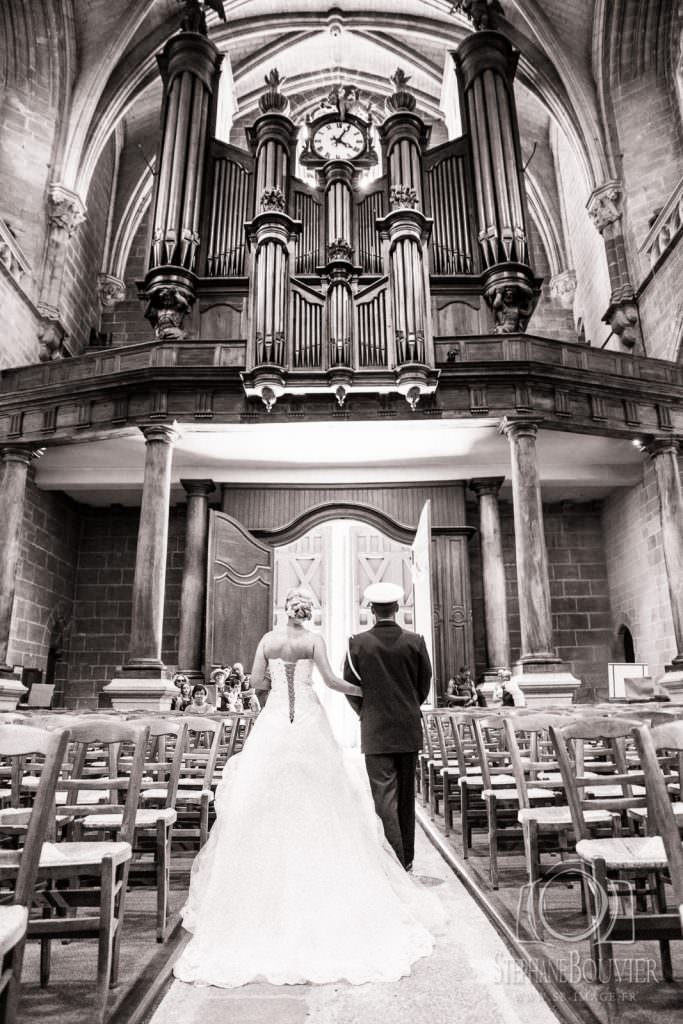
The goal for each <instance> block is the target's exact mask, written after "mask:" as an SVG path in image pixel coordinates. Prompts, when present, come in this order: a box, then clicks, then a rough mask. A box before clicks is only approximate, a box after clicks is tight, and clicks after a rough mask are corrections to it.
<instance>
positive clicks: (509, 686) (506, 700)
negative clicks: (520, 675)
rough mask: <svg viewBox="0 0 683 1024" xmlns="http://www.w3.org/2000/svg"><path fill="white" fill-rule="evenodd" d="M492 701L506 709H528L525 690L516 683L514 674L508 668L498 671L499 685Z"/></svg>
mask: <svg viewBox="0 0 683 1024" xmlns="http://www.w3.org/2000/svg"><path fill="white" fill-rule="evenodd" d="M491 699H492V701H493V702H494V703H495V704H498V705H502V706H503V707H504V708H512V707H514V708H525V707H526V697H525V696H524V692H523V690H522V689H521V687H520V686H519V683H516V682H514V680H513V679H512V673H511V672H510V671H509V669H506V668H501V669H499V670H498V685H497V686H496V688H495V690H494V691H493V694H492V697H491Z"/></svg>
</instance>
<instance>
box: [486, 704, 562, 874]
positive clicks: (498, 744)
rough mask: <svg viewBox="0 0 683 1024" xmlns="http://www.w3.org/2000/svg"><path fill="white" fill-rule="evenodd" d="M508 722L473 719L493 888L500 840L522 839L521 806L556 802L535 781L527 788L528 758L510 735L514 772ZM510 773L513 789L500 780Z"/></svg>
mask: <svg viewBox="0 0 683 1024" xmlns="http://www.w3.org/2000/svg"><path fill="white" fill-rule="evenodd" d="M528 717H530V716H528ZM507 720H508V716H507V715H506V714H499V715H489V716H487V717H486V718H479V719H474V720H473V722H472V728H473V731H474V737H475V742H476V745H477V752H478V759H479V765H480V767H481V777H482V789H481V797H482V798H483V800H484V805H485V808H486V829H487V833H488V845H489V875H490V878H491V885H492V887H493V888H494V889H497V888H498V877H499V872H498V854H499V850H500V842H501V840H505V842H506V844H507V843H510V842H511V841H514V840H515V839H523V838H524V833H523V828H522V827H521V824H520V822H519V820H518V813H519V809H520V807H528V808H531V807H532V806H533V807H534V808H535V807H536V806H538V805H539V804H546V805H547V804H552V803H553V802H554V799H555V793H554V791H553V790H552V789H551V788H550V786H542V785H540V784H538V785H537V784H536V781H535V780H534V781H533V782H530V784H528V785H527V779H526V772H528V771H529V770H530V763H531V762H530V758H529V756H524V757H522V754H521V752H520V750H519V747H518V745H517V743H516V741H515V739H514V732H513V734H512V737H513V744H514V752H515V757H516V768H517V771H515V770H514V769H515V765H514V764H513V760H512V756H513V755H512V752H511V750H510V733H509V730H506V728H505V726H506V724H507ZM522 721H523V719H522ZM527 754H528V752H525V755H527ZM511 771H512V774H513V775H514V779H513V782H515V783H516V785H513V786H512V787H511V786H510V785H509V783H507V782H505V781H504V782H502V783H501V781H500V779H501V778H503V779H508V778H509V777H510V772H511ZM535 774H538V773H537V772H536V773H535ZM520 783H521V787H522V788H521V790H520ZM468 788H469V787H468Z"/></svg>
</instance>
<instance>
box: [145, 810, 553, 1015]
mask: <svg viewBox="0 0 683 1024" xmlns="http://www.w3.org/2000/svg"><path fill="white" fill-rule="evenodd" d="M415 870H416V875H417V876H418V877H419V878H420V879H421V880H422V881H423V884H425V885H429V886H430V887H434V888H435V889H437V891H438V893H439V895H440V897H441V899H442V901H443V904H444V905H445V907H446V909H447V912H448V915H449V924H448V928H447V931H446V934H445V935H443V936H442V937H440V938H439V940H438V943H437V947H436V949H435V951H434V953H433V954H432V956H431V957H428V958H426V959H423V960H420V961H418V962H417V963H416V964H415V966H414V968H413V973H412V974H411V975H410V977H408V978H403V979H402V980H401V981H399V982H397V983H394V984H376V985H359V986H353V985H347V984H340V983H336V984H333V985H300V986H283V987H277V986H272V985H265V984H264V985H247V986H245V987H243V988H239V989H228V990H226V989H217V988H206V987H202V988H199V987H194V986H191V985H186V984H183V983H182V982H179V981H174V982H173V983H172V985H171V987H170V989H169V990H168V992H167V994H166V996H165V997H164V999H163V1001H162V1002H161V1004H160V1005H159V1006H158V1008H157V1009H156V1011H155V1012H154V1014H153V1016H152V1017H151V1019H150V1020H149V1024H206V1022H207V1021H216V1022H219V1021H226V1022H228V1021H229V1022H230V1024H414V1021H416V1020H427V1021H429V1024H460V1022H463V1024H464V1022H470V1021H473V1022H477V1024H489V1022H490V1024H529V1022H530V1021H533V1024H554V1022H556V1020H557V1018H556V1017H555V1015H554V1014H553V1013H552V1011H551V1010H550V1008H549V1007H548V1006H547V1005H546V1003H545V1002H544V1001H543V999H542V997H541V996H540V995H539V993H538V992H537V990H536V989H535V988H534V987H533V986H532V984H531V983H530V982H529V980H528V979H527V978H526V977H524V976H523V975H522V974H521V973H520V972H519V971H518V970H517V969H516V967H515V963H514V961H513V959H512V957H511V955H510V953H509V952H508V950H507V949H506V947H505V945H504V944H503V942H502V940H501V938H500V937H499V935H498V933H497V932H496V931H495V929H494V928H493V927H492V925H491V924H490V923H489V921H488V919H487V918H486V917H485V915H484V914H483V912H482V911H481V910H480V909H479V907H478V906H477V904H476V903H475V902H474V900H473V899H472V897H471V896H469V895H468V893H467V892H466V891H465V889H464V888H463V886H462V884H461V883H460V882H459V881H458V880H457V879H456V878H455V876H454V875H453V873H452V871H451V869H450V868H449V867H448V866H447V864H446V863H445V862H444V861H443V859H442V858H441V857H440V855H439V854H438V853H437V851H436V850H435V849H434V847H433V846H431V845H430V843H429V842H428V841H427V839H426V838H425V836H424V834H423V833H422V832H421V830H420V829H418V836H417V856H416V862H415Z"/></svg>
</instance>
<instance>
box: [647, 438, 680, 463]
mask: <svg viewBox="0 0 683 1024" xmlns="http://www.w3.org/2000/svg"><path fill="white" fill-rule="evenodd" d="M639 447H640V450H641V452H643V453H644V454H645V455H649V456H650V458H651V459H656V458H657V456H658V455H677V454H678V452H679V451H680V449H681V442H680V440H679V439H678V438H677V437H671V436H664V437H649V438H647V439H646V440H645V441H643V443H642V444H641V445H640V446H639Z"/></svg>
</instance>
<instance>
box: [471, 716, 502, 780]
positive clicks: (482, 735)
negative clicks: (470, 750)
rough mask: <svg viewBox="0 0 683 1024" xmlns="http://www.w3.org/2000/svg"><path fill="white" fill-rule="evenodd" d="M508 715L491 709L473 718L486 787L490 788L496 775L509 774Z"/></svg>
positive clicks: (474, 732)
mask: <svg viewBox="0 0 683 1024" xmlns="http://www.w3.org/2000/svg"><path fill="white" fill-rule="evenodd" d="M505 718H506V716H505V715H503V714H496V711H495V709H491V711H490V712H489V714H488V715H486V716H485V717H479V716H477V717H476V718H472V719H471V721H470V728H471V729H472V733H473V735H474V742H475V744H476V748H477V755H478V759H479V766H480V768H481V777H482V780H483V783H484V789H489V788H490V786H491V785H492V782H493V779H494V778H495V776H496V775H501V774H509V773H510V770H511V765H510V754H509V751H508V749H507V737H506V734H505V731H504V725H505Z"/></svg>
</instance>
